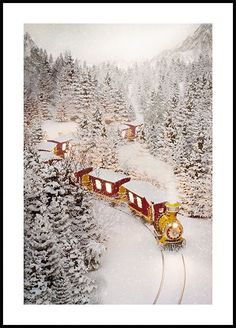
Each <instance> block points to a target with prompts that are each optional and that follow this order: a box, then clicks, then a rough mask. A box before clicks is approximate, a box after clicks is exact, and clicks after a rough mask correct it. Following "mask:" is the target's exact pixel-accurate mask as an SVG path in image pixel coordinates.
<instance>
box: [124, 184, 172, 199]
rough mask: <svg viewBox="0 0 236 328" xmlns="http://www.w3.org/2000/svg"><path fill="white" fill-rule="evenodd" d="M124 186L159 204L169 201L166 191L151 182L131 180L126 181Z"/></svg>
mask: <svg viewBox="0 0 236 328" xmlns="http://www.w3.org/2000/svg"><path fill="white" fill-rule="evenodd" d="M123 186H124V187H125V188H126V189H128V190H129V191H131V192H134V193H135V194H137V195H138V196H140V197H145V198H146V200H147V201H148V202H154V203H155V204H157V203H162V202H166V201H167V196H166V195H165V193H164V192H163V191H161V190H160V189H158V188H157V187H155V186H153V185H152V184H151V183H149V182H145V181H140V180H131V181H129V182H126V183H124V184H123Z"/></svg>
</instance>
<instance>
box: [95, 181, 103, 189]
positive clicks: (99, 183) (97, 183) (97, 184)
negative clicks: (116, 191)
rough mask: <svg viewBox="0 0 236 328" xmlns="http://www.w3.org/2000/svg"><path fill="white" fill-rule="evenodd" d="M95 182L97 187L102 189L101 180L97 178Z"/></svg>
mask: <svg viewBox="0 0 236 328" xmlns="http://www.w3.org/2000/svg"><path fill="white" fill-rule="evenodd" d="M95 184H96V187H97V189H100V190H101V189H102V184H101V181H99V180H95Z"/></svg>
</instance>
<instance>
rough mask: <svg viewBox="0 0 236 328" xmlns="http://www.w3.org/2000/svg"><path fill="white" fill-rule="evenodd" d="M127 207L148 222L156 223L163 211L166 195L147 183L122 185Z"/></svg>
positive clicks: (133, 182)
mask: <svg viewBox="0 0 236 328" xmlns="http://www.w3.org/2000/svg"><path fill="white" fill-rule="evenodd" d="M123 187H124V188H125V189H126V199H127V202H128V204H129V207H130V208H131V209H132V210H134V211H135V212H137V213H138V214H139V215H141V216H142V217H144V218H145V220H147V221H148V222H150V223H152V222H156V221H158V219H159V217H160V216H161V215H162V214H163V212H164V211H165V203H166V201H167V198H166V195H165V194H164V193H163V192H162V191H160V190H159V189H158V188H157V187H155V186H153V185H152V184H150V183H149V182H145V181H140V180H132V181H129V182H127V183H125V184H124V185H123Z"/></svg>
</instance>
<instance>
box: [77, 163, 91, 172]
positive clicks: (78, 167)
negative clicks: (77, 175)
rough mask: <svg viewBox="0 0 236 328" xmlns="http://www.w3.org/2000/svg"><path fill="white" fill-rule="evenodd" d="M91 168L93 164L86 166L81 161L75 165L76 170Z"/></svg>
mask: <svg viewBox="0 0 236 328" xmlns="http://www.w3.org/2000/svg"><path fill="white" fill-rule="evenodd" d="M90 168H91V166H86V167H85V166H83V165H81V164H80V163H76V166H75V170H76V172H78V171H81V170H86V169H90Z"/></svg>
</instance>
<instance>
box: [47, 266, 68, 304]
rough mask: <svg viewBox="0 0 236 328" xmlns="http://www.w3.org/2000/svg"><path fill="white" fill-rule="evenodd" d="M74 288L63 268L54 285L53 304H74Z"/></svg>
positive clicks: (60, 269)
mask: <svg viewBox="0 0 236 328" xmlns="http://www.w3.org/2000/svg"><path fill="white" fill-rule="evenodd" d="M72 293H73V291H72V288H71V285H70V281H69V279H68V277H67V276H66V274H65V271H64V269H63V268H62V267H60V268H59V272H58V274H57V276H56V278H55V279H54V280H53V283H52V303H53V304H73V302H72Z"/></svg>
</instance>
